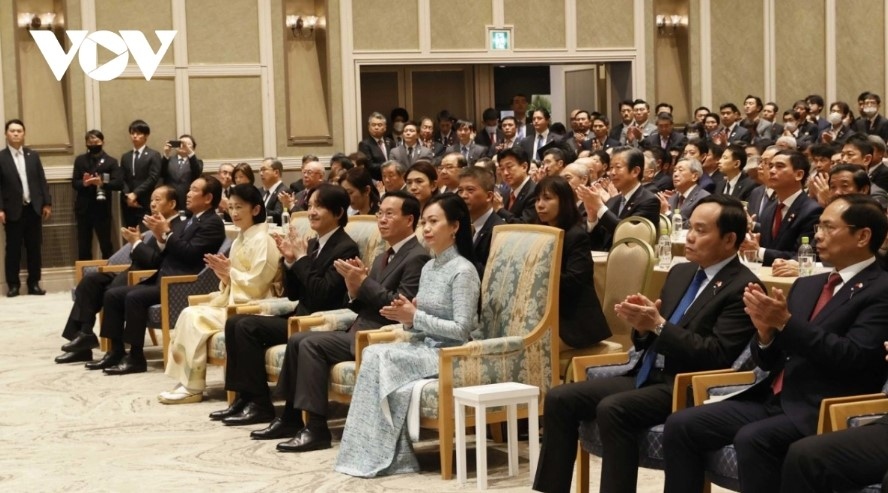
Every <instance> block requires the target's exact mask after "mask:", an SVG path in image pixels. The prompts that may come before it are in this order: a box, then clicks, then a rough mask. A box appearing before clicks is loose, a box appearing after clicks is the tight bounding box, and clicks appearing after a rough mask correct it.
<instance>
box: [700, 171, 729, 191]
mask: <svg viewBox="0 0 888 493" xmlns="http://www.w3.org/2000/svg"><path fill="white" fill-rule="evenodd" d="M724 179H725V175H723V174H722V173H721V171H719V170H715V173H713V174H711V175H710V174H709V173H707V172H706V171H703V176H701V177H700V182H699V183H698V185H700V186H701V187H702V188H703V190H706V191H707V192H709V193H715V191H716V190H721V188H722V186H723V184H722V182H723V181H724Z"/></svg>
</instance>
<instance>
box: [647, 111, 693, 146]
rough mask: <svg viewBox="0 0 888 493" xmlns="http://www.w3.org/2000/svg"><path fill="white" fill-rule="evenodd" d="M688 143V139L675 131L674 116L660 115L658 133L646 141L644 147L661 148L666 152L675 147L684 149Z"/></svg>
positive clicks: (648, 137)
mask: <svg viewBox="0 0 888 493" xmlns="http://www.w3.org/2000/svg"><path fill="white" fill-rule="evenodd" d="M687 143H688V139H687V137H685V136H684V134H682V133H680V132H676V131H675V125H674V124H673V122H672V115H670V114H669V113H660V114H659V115H657V131H656V132H654V133H652V134H650V135H648V136H647V138H645V139H644V143H643V146H644V147H659V148H660V149H663V150H664V151H666V152H669V149H672V148H673V147H684V146H685V144H687Z"/></svg>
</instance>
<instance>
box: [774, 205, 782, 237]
mask: <svg viewBox="0 0 888 493" xmlns="http://www.w3.org/2000/svg"><path fill="white" fill-rule="evenodd" d="M782 222H783V202H781V203H779V204H777V210H775V211H774V222H773V223H772V224H771V240H775V239H777V235H778V234H779V233H780V223H782Z"/></svg>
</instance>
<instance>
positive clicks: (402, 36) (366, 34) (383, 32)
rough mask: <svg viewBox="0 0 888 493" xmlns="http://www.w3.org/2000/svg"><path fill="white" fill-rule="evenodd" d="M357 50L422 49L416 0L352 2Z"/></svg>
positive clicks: (360, 0) (362, 0)
mask: <svg viewBox="0 0 888 493" xmlns="http://www.w3.org/2000/svg"><path fill="white" fill-rule="evenodd" d="M351 3H352V19H354V22H353V26H352V30H353V36H354V44H355V50H356V51H366V50H380V51H385V50H399V51H400V50H419V4H418V2H417V1H391V0H352V2H351Z"/></svg>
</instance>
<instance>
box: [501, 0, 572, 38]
mask: <svg viewBox="0 0 888 493" xmlns="http://www.w3.org/2000/svg"><path fill="white" fill-rule="evenodd" d="M564 2H565V0H503V8H504V10H505V20H506V24H507V25H508V24H512V25H514V26H515V31H514V35H513V36H514V40H513V42H514V45H515V49H518V50H524V49H545V48H552V49H558V48H564V47H565V43H566V41H565V35H564Z"/></svg>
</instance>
